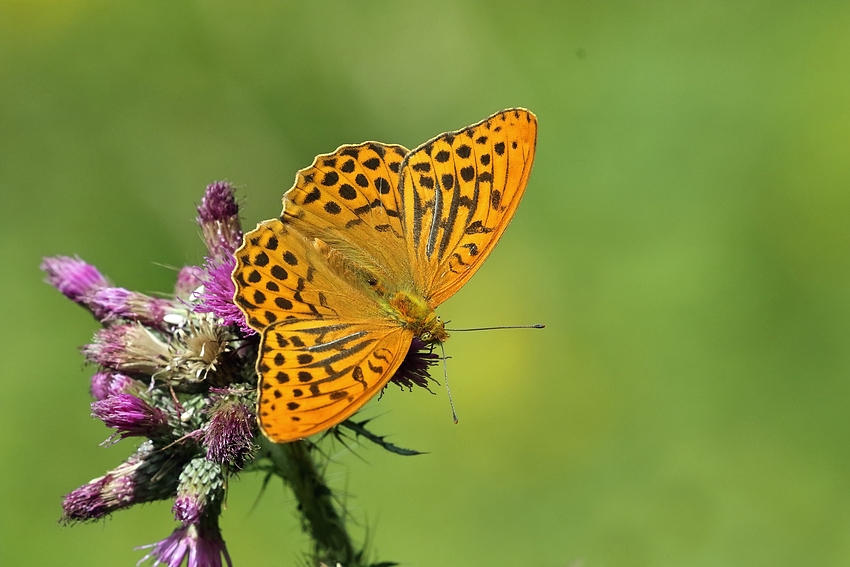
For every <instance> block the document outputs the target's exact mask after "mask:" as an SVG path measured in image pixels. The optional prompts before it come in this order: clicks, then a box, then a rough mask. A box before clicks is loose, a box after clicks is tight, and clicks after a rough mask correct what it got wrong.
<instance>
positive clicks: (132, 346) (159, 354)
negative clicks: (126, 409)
mask: <svg viewBox="0 0 850 567" xmlns="http://www.w3.org/2000/svg"><path fill="white" fill-rule="evenodd" d="M82 351H83V354H84V355H85V357H86V358H87V359H88V360H89V361H90V362H94V363H95V364H99V365H100V366H105V367H107V368H112V369H114V370H120V371H123V372H141V373H145V374H150V375H153V374H156V373H157V372H158V371H160V370H162V369H164V368H166V367H167V366H168V364H169V363H170V362H171V359H172V356H173V353H172V352H171V349H170V348H169V345H168V344H167V343H165V342H164V341H163V340H162V339H160V338H159V337H158V336H157V335H155V334H154V332H153V331H151V330H150V329H148V328H146V327H144V326H142V325H140V324H138V323H131V324H127V325H113V326H111V327H107V328H105V329H103V330H101V331H100V332H98V333H97V334H96V335H95V336H94V342H93V343H92V344H89V345H86V346H84V347H83V348H82Z"/></svg>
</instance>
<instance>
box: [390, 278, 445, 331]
mask: <svg viewBox="0 0 850 567" xmlns="http://www.w3.org/2000/svg"><path fill="white" fill-rule="evenodd" d="M389 308H390V310H391V315H392V316H393V318H395V319H396V320H398V321H399V322H401V323H402V326H403V327H404V328H405V329H409V330H410V331H411V332H412V333H413V334H414V335H416V336H417V337H419V338H420V339H422V340H423V341H425V342H426V343H433V342H437V343H442V342H445V340H446V339H448V338H449V334H448V333H447V332H446V327H445V325H444V324H443V322H442V321H441V320H440V318H439V317H437V314H436V313H435V312H434V309H433V308H432V307H431V306H430V305H428V302H427V301H426V300H425V299H424V298H422V297H419V296H417V295H416V294H413V293H410V292H406V291H397V292H395V293H394V294H393V295H392V297H390V298H389Z"/></svg>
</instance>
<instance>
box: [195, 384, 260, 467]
mask: <svg viewBox="0 0 850 567" xmlns="http://www.w3.org/2000/svg"><path fill="white" fill-rule="evenodd" d="M207 413H208V415H210V416H211V417H210V420H209V423H208V424H207V426H206V429H205V430H204V445H205V446H206V448H207V459H209V460H210V461H213V462H215V463H219V464H222V465H230V466H232V467H233V468H235V469H241V468H242V466H243V465H244V464H245V461H246V460H248V459H249V458H250V456H251V455H252V454H253V452H254V451H255V450H256V448H257V446H256V445H255V444H254V441H253V440H254V432H255V429H256V423H257V418H256V416H255V415H254V412H253V411H252V410H251V408H249V407H248V406H246V405H245V404H244V403H242V402H241V401H239V400H234V399H230V398H229V397H227V398H222V399H221V400H219V401H218V403H216V404H215V405H214V406H213V408H212V409H211V410H209V411H208V412H207Z"/></svg>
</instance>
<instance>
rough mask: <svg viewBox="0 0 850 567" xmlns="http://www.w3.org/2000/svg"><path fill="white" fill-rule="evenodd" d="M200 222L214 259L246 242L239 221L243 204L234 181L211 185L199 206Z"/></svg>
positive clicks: (208, 248) (229, 254)
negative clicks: (236, 195) (237, 201)
mask: <svg viewBox="0 0 850 567" xmlns="http://www.w3.org/2000/svg"><path fill="white" fill-rule="evenodd" d="M197 221H198V224H199V225H200V227H201V231H202V233H203V236H204V242H206V245H207V250H208V251H209V257H210V258H214V259H217V260H218V259H221V258H224V257H226V256H232V255H233V253H234V252H235V251H236V249H237V248H239V245H240V244H241V243H242V225H241V223H240V222H239V205H238V204H237V203H236V197H235V196H234V189H233V186H232V185H231V184H230V183H228V182H226V181H218V182H216V183H211V184H210V185H207V190H206V193H205V194H204V198H203V199H202V200H201V204H200V205H199V206H198V217H197Z"/></svg>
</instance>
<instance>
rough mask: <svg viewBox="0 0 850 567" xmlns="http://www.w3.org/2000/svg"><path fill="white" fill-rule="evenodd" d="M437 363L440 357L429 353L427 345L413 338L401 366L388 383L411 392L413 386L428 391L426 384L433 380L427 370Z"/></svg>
mask: <svg viewBox="0 0 850 567" xmlns="http://www.w3.org/2000/svg"><path fill="white" fill-rule="evenodd" d="M439 361H440V356H439V355H438V354H436V353H434V352H431V347H430V346H429V345H428V344H427V343H425V342H423V341H421V340H420V339H419V338H418V337H413V342H411V343H410V348H409V349H408V350H407V354H406V355H405V357H404V360H403V361H402V363H401V366H399V367H398V370H396V373H395V375H394V376H393V377H392V379H391V380H390V381H391V382H393V383H394V384H398V385H399V387H402V388H407V389H408V390H412V389H413V386H419V387H420V388H425V389H426V390H429V391H430V389H429V388H428V383H429V382H430V381H431V380H433V378H431V376H430V375H429V374H428V369H429V368H430V367H432V366H434V365H435V364H438V363H439Z"/></svg>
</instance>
